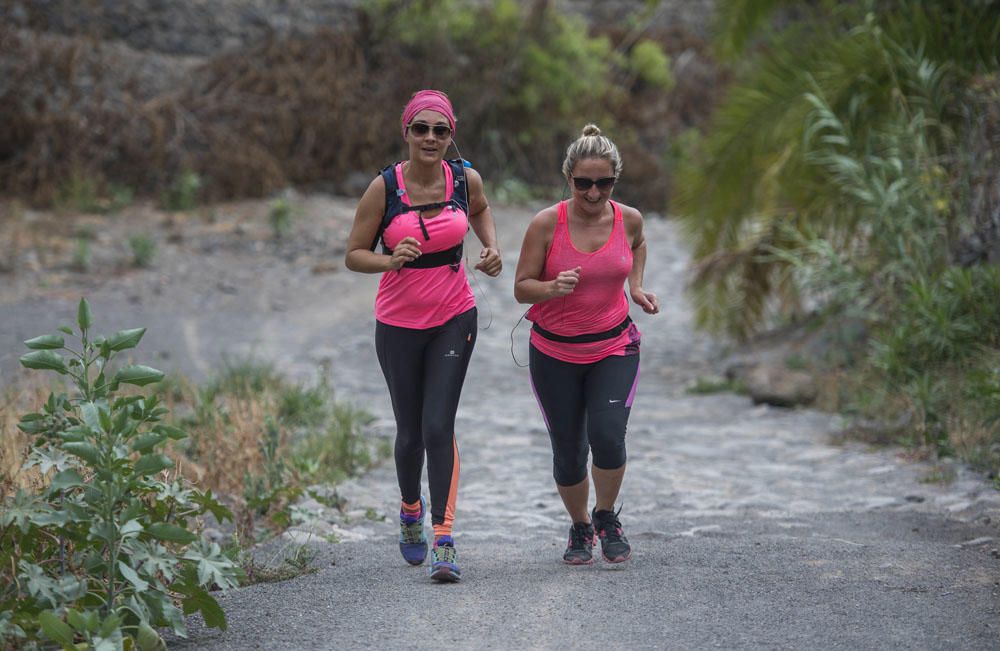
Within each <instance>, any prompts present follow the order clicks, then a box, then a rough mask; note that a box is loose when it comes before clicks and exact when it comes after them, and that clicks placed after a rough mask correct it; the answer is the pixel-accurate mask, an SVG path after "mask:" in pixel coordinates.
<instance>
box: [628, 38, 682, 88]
mask: <svg viewBox="0 0 1000 651" xmlns="http://www.w3.org/2000/svg"><path fill="white" fill-rule="evenodd" d="M626 67H627V68H628V70H629V72H630V73H631V74H632V75H633V76H634V77H635V78H636V79H638V80H639V81H641V82H643V83H645V84H646V85H648V86H650V87H652V88H656V89H658V90H660V91H662V92H669V91H670V89H671V88H673V87H674V83H675V80H674V74H673V72H671V70H670V57H669V56H667V55H666V53H665V52H664V51H663V48H662V47H660V45H659V44H658V43H656V42H654V41H650V40H648V39H643V40H641V41H639V42H638V43H636V44H635V46H634V47H633V48H632V50H631V51H630V52H629V54H628V62H627V64H626Z"/></svg>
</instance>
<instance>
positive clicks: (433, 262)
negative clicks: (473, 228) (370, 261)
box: [386, 242, 464, 271]
mask: <svg viewBox="0 0 1000 651" xmlns="http://www.w3.org/2000/svg"><path fill="white" fill-rule="evenodd" d="M463 251H464V243H463V242H459V243H458V244H457V245H455V246H453V247H451V248H450V249H445V250H444V251H435V252H434V253H422V254H421V255H420V257H419V258H417V259H416V260H411V261H410V262H407V263H406V264H404V265H403V266H404V267H408V268H410V269H430V268H432V267H451V270H452V271H458V267H459V266H460V265H461V264H462V254H463ZM386 253H388V254H389V255H392V251H391V250H390V249H386Z"/></svg>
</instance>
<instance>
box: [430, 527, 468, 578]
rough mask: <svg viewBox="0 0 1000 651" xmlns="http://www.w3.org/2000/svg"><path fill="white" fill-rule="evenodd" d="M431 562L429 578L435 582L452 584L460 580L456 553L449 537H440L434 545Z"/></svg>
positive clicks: (460, 572)
mask: <svg viewBox="0 0 1000 651" xmlns="http://www.w3.org/2000/svg"><path fill="white" fill-rule="evenodd" d="M432 557H433V560H432V561H431V578H432V579H434V580H435V581H440V582H448V583H454V582H456V581H458V580H459V579H461V578H462V571H461V570H460V569H458V562H457V561H458V552H457V551H455V543H454V541H452V539H451V536H441V537H440V538H438V539H437V542H435V543H434V551H433V552H432Z"/></svg>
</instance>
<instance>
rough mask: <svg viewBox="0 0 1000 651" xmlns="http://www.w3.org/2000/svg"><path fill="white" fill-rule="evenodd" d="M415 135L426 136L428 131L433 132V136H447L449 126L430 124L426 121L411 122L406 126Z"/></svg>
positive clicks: (448, 134)
mask: <svg viewBox="0 0 1000 651" xmlns="http://www.w3.org/2000/svg"><path fill="white" fill-rule="evenodd" d="M407 128H408V129H409V130H410V131H412V132H413V135H415V136H426V135H427V132H428V131H433V132H434V137H435V138H447V137H448V136H450V135H451V127H449V126H448V125H446V124H435V125H433V126H431V125H430V124H427V123H426V122H411V123H410V126H409V127H407Z"/></svg>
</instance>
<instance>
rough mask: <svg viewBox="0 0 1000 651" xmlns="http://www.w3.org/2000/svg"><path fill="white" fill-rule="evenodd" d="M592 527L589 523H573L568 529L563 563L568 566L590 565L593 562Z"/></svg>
mask: <svg viewBox="0 0 1000 651" xmlns="http://www.w3.org/2000/svg"><path fill="white" fill-rule="evenodd" d="M593 548H594V525H592V524H591V523H589V522H574V523H573V526H572V527H570V528H569V542H568V543H566V552H565V553H564V554H563V562H564V563H569V564H570V565H591V564H593V562H594V553H593V551H591V550H592V549H593Z"/></svg>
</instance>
